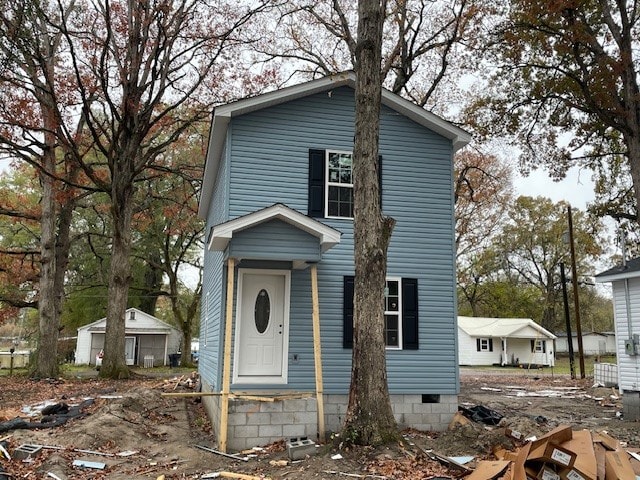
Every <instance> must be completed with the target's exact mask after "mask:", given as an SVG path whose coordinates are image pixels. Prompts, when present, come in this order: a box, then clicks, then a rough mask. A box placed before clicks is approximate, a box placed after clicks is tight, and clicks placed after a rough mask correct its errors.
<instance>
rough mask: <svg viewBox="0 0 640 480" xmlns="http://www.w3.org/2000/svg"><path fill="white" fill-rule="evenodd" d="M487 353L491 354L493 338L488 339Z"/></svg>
mask: <svg viewBox="0 0 640 480" xmlns="http://www.w3.org/2000/svg"><path fill="white" fill-rule="evenodd" d="M489 351H490V352H493V338H490V339H489Z"/></svg>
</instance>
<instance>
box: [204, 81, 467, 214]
mask: <svg viewBox="0 0 640 480" xmlns="http://www.w3.org/2000/svg"><path fill="white" fill-rule="evenodd" d="M355 80H356V77H355V73H354V72H351V71H349V72H343V73H338V74H335V75H330V76H327V77H323V78H319V79H317V80H312V81H310V82H306V83H301V84H298V85H293V86H291V87H285V88H282V89H280V90H275V91H273V92H268V93H264V94H262V95H257V96H255V97H251V98H245V99H243V100H238V101H237V102H232V103H228V104H226V105H222V106H220V107H216V109H215V110H214V113H213V123H212V126H211V133H210V135H209V146H208V149H207V158H206V162H205V169H204V178H203V182H202V192H201V194H200V203H199V207H198V215H199V216H200V218H206V216H207V212H208V210H209V206H210V203H211V195H213V187H214V185H215V182H216V177H217V175H218V167H219V164H220V157H221V155H222V151H223V148H224V144H225V139H226V136H227V127H228V125H229V122H230V121H231V118H232V117H237V116H240V115H244V114H247V113H251V112H255V111H257V110H261V109H264V108H268V107H272V106H274V105H279V104H282V103H286V102H290V101H292V100H296V99H298V98H303V97H308V96H310V95H314V94H316V93H321V92H326V91H328V90H332V89H334V88H338V87H342V86H349V87H351V88H354V89H355ZM382 104H383V105H386V106H387V107H389V108H391V109H392V110H395V111H396V112H398V113H400V114H402V115H404V116H405V117H407V118H409V119H411V120H413V121H414V122H416V123H418V124H419V125H422V126H423V127H426V128H428V129H430V130H432V131H434V132H436V133H438V134H440V135H442V136H443V137H445V138H448V139H449V140H451V142H452V143H453V148H454V151H455V150H458V149H460V148H462V147H463V146H465V145H466V144H467V143H469V141H471V135H470V134H469V133H467V132H466V131H464V130H462V129H461V128H458V127H456V126H455V125H453V124H451V123H449V122H447V121H446V120H444V119H442V118H441V117H439V116H437V115H435V114H433V113H431V112H428V111H427V110H425V109H424V108H422V107H419V106H417V105H416V104H414V103H413V102H410V101H409V100H406V99H404V98H402V97H401V96H399V95H396V94H395V93H393V92H391V91H389V90H386V89H384V88H383V89H382Z"/></svg>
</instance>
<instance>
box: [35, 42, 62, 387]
mask: <svg viewBox="0 0 640 480" xmlns="http://www.w3.org/2000/svg"><path fill="white" fill-rule="evenodd" d="M47 45H49V44H47ZM46 54H47V55H46V57H45V58H46V60H45V61H44V62H43V74H44V76H45V83H43V84H42V83H40V84H39V86H40V87H41V90H40V91H39V92H38V94H37V98H38V100H39V104H40V108H41V112H42V113H41V115H42V122H43V123H42V124H43V126H44V132H45V133H44V149H43V152H42V168H41V169H40V171H39V176H40V183H41V184H42V200H41V206H42V210H41V217H40V263H41V269H40V297H39V299H38V313H39V325H38V327H39V331H38V334H39V338H38V353H37V356H36V364H35V368H34V369H33V371H32V372H31V374H32V376H34V377H39V378H55V377H57V375H58V359H57V357H58V327H59V326H60V310H59V307H60V305H61V302H62V294H63V290H62V288H60V290H58V289H57V288H56V287H57V286H60V287H62V286H61V285H57V282H56V277H57V273H56V272H57V268H56V267H57V258H56V206H57V203H58V202H57V198H56V193H57V192H56V179H55V176H56V144H57V139H56V135H55V132H56V131H57V130H58V121H57V118H56V113H55V98H54V96H53V92H52V90H51V85H53V74H54V65H55V64H54V52H52V51H46ZM36 82H38V81H37V80H36ZM61 273H62V274H64V271H63V272H61Z"/></svg>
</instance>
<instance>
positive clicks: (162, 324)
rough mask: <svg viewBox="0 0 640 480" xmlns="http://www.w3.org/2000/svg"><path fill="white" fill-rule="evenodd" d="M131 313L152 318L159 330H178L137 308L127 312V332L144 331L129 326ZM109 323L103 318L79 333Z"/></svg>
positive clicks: (85, 326)
mask: <svg viewBox="0 0 640 480" xmlns="http://www.w3.org/2000/svg"><path fill="white" fill-rule="evenodd" d="M131 312H136V316H138V314H139V315H144V316H145V317H148V318H150V319H151V320H153V322H154V323H156V324H157V325H158V328H162V329H164V330H176V331H177V330H178V329H177V328H175V327H173V326H171V325H169V324H168V323H165V322H163V321H162V320H160V319H159V318H156V317H154V316H153V315H150V314H148V313H145V312H143V311H142V310H138V309H137V308H133V307H132V308H127V310H126V312H125V317H124V318H125V325H126V327H125V329H127V330H136V331H137V330H144V329H141V328H131V325H127V322H128V321H130V316H129V314H130V313H131ZM106 322H107V318H106V317H102V318H101V319H100V320H96V321H95V322H91V323H88V324H86V325H83V326H82V327H79V328H78V331H80V330H95V329H96V327H97V328H101V327H100V325H101V324H105V325H106ZM102 329H104V327H102Z"/></svg>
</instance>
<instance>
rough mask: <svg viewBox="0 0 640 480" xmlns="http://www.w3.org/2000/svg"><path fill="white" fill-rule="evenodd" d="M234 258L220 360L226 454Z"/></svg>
mask: <svg viewBox="0 0 640 480" xmlns="http://www.w3.org/2000/svg"><path fill="white" fill-rule="evenodd" d="M235 269H236V261H235V258H229V259H227V312H226V317H225V328H224V354H223V358H222V368H223V370H222V398H221V402H220V429H219V431H218V448H219V449H220V451H222V452H224V453H226V452H227V433H228V432H227V430H228V425H227V422H228V421H229V387H230V385H231V334H232V332H233V287H234V285H235Z"/></svg>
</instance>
